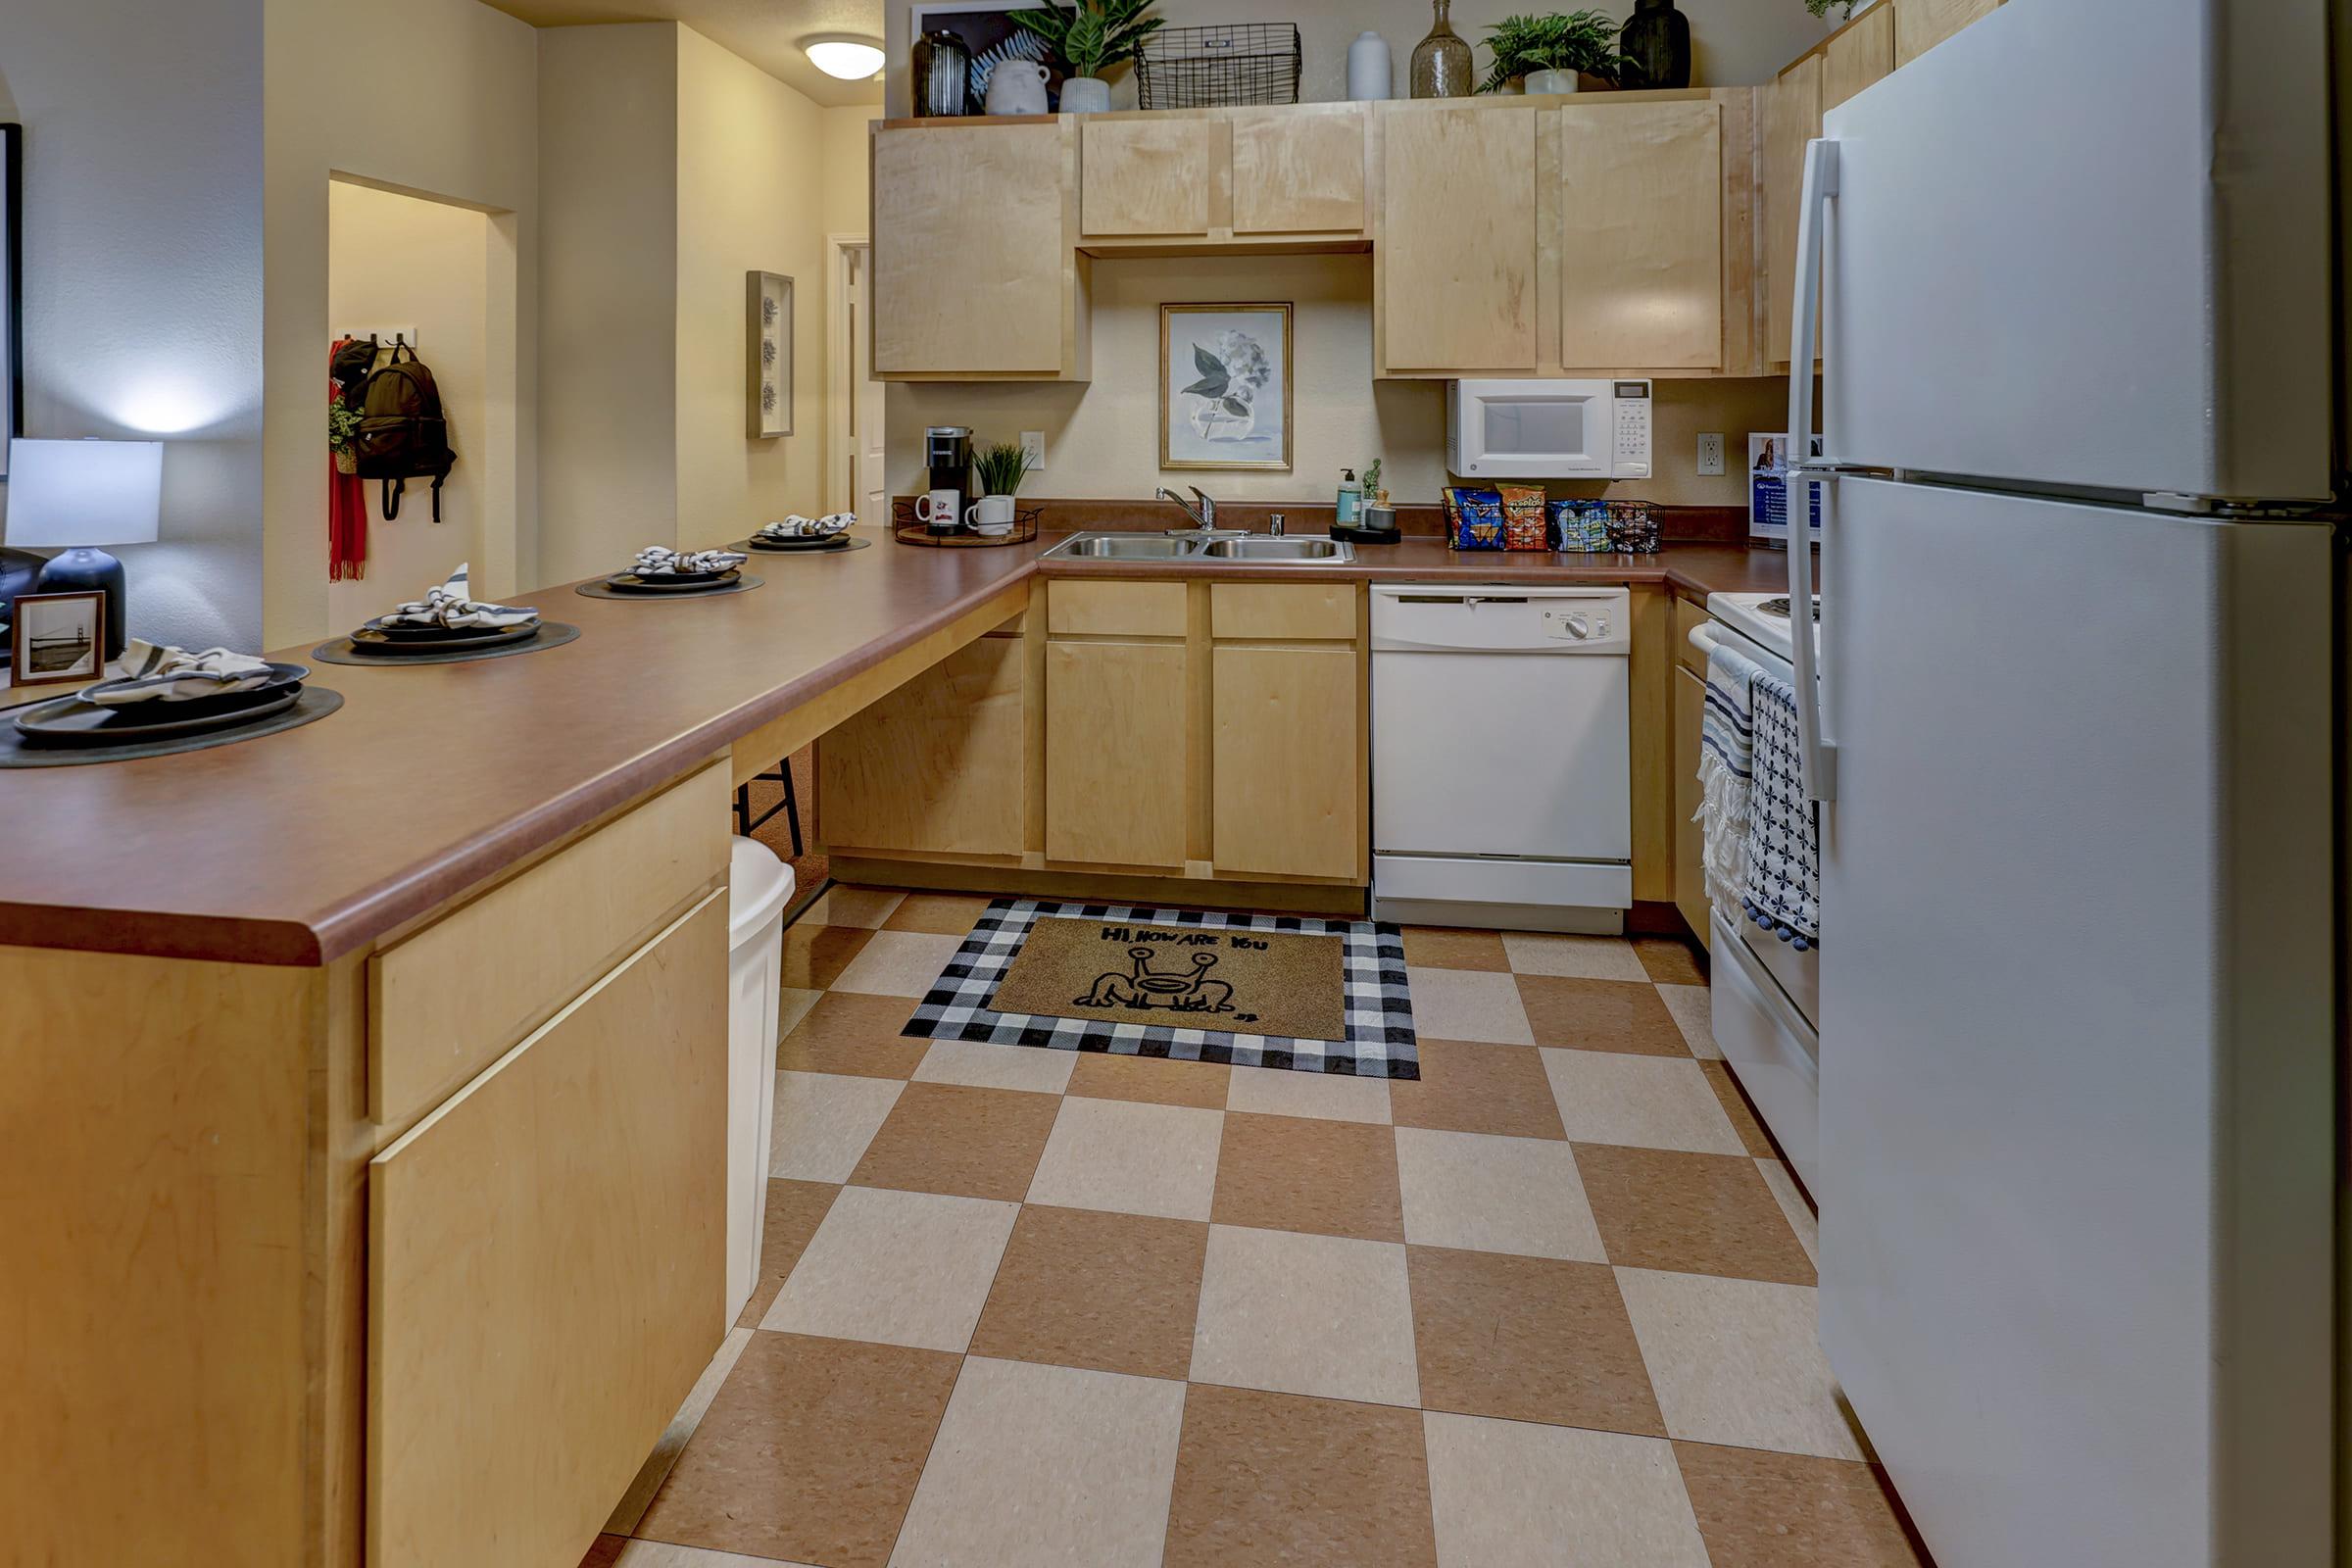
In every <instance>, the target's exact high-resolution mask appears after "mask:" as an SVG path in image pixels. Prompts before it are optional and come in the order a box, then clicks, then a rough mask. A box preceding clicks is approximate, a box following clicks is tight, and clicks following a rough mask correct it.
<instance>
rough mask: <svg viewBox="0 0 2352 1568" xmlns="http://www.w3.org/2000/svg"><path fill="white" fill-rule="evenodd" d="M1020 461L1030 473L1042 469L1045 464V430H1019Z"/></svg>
mask: <svg viewBox="0 0 2352 1568" xmlns="http://www.w3.org/2000/svg"><path fill="white" fill-rule="evenodd" d="M1021 463H1022V466H1025V467H1027V468H1028V469H1029V471H1030V472H1032V473H1038V472H1042V471H1044V469H1045V466H1046V432H1045V431H1043V430H1023V431H1022V432H1021Z"/></svg>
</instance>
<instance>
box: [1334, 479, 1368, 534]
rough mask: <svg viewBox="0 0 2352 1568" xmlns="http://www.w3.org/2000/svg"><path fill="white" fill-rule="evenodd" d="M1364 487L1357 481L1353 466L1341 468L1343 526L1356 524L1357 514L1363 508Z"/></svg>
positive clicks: (1341, 514) (1340, 522)
mask: <svg viewBox="0 0 2352 1568" xmlns="http://www.w3.org/2000/svg"><path fill="white" fill-rule="evenodd" d="M1363 506H1364V487H1363V485H1362V484H1361V483H1360V482H1358V481H1357V479H1356V477H1355V470H1354V469H1353V468H1342V469H1341V470H1340V512H1339V519H1338V520H1339V524H1340V526H1341V527H1343V528H1352V527H1354V526H1355V519H1356V515H1357V514H1358V513H1360V512H1361V511H1362V510H1363Z"/></svg>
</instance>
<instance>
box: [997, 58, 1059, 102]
mask: <svg viewBox="0 0 2352 1568" xmlns="http://www.w3.org/2000/svg"><path fill="white" fill-rule="evenodd" d="M1049 74H1050V73H1049V72H1048V71H1047V70H1046V68H1045V67H1043V66H1041V65H1039V64H1038V63H1037V62H1036V61H1034V60H1000V61H998V62H997V68H996V69H995V70H994V71H992V72H990V73H988V112H989V113H990V114H992V115H1042V114H1044V113H1045V112H1046V78H1047V76H1048V75H1049Z"/></svg>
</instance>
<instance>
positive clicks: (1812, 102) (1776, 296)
mask: <svg viewBox="0 0 2352 1568" xmlns="http://www.w3.org/2000/svg"><path fill="white" fill-rule="evenodd" d="M1820 134H1821V57H1820V56H1819V55H1808V56H1806V57H1805V58H1804V59H1802V60H1800V61H1798V62H1797V63H1796V64H1795V65H1793V66H1790V67H1789V69H1788V70H1787V71H1786V72H1783V73H1781V78H1780V80H1778V81H1776V82H1774V83H1773V84H1772V85H1771V86H1769V87H1767V88H1765V89H1764V160H1763V162H1764V179H1763V183H1764V189H1763V202H1764V219H1763V221H1764V291H1765V292H1764V308H1765V315H1764V319H1765V329H1764V334H1765V335H1764V358H1765V361H1766V362H1767V363H1768V364H1772V365H1787V364H1788V363H1789V331H1790V319H1791V317H1792V316H1793V314H1794V311H1795V308H1796V208H1797V202H1798V200H1799V199H1800V198H1801V197H1802V196H1803V194H1804V174H1805V143H1806V142H1808V141H1810V140H1811V139H1812V138H1814V137H1815V136H1818V135H1820Z"/></svg>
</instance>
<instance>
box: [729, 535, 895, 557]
mask: <svg viewBox="0 0 2352 1568" xmlns="http://www.w3.org/2000/svg"><path fill="white" fill-rule="evenodd" d="M843 537H845V538H847V539H848V540H849V541H850V542H849V543H848V544H846V545H827V546H826V547H825V548H824V549H822V550H819V549H817V548H816V547H815V546H814V545H792V546H789V547H787V548H785V549H782V550H778V549H777V548H776V547H775V546H773V545H756V544H754V543H752V542H751V541H750V540H749V539H738V540H736V541H735V542H734V543H733V544H731V545H729V546H727V548H728V549H729V550H740V551H742V552H743V553H744V554H745V555H747V556H759V557H760V558H762V559H764V560H768V561H781V560H784V559H785V558H786V557H788V556H817V557H823V556H846V555H848V554H849V553H850V552H851V551H853V550H863V549H865V548H866V547H867V546H869V545H871V544H872V543H873V541H872V540H871V539H860V538H858V536H857V535H856V534H846V535H844V536H843Z"/></svg>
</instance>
